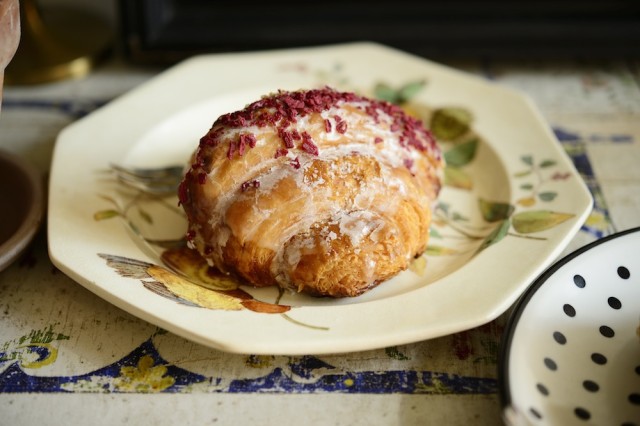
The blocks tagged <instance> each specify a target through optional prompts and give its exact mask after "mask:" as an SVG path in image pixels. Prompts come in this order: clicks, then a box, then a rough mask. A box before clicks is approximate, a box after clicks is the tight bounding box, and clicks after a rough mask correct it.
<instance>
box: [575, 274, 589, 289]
mask: <svg viewBox="0 0 640 426" xmlns="http://www.w3.org/2000/svg"><path fill="white" fill-rule="evenodd" d="M573 283H574V284H575V285H576V286H577V287H580V288H584V286H585V285H587V282H586V281H585V280H584V277H583V276H582V275H574V276H573Z"/></svg>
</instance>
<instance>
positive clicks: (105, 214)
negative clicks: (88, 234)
mask: <svg viewBox="0 0 640 426" xmlns="http://www.w3.org/2000/svg"><path fill="white" fill-rule="evenodd" d="M118 216H120V212H118V211H117V210H112V209H108V210H101V211H99V212H95V213H94V214H93V220H96V221H100V220H105V219H111V218H112V217H118Z"/></svg>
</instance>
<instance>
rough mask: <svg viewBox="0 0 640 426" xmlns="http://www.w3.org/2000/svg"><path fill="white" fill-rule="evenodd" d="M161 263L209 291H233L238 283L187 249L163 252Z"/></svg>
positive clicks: (175, 248) (173, 249)
mask: <svg viewBox="0 0 640 426" xmlns="http://www.w3.org/2000/svg"><path fill="white" fill-rule="evenodd" d="M160 258H161V259H162V262H163V263H164V264H165V265H167V266H168V267H169V268H171V269H172V270H174V271H176V272H178V273H179V274H182V275H184V276H185V277H187V278H189V280H190V281H193V282H195V283H197V284H200V285H201V286H203V287H206V288H208V289H211V290H233V289H236V288H238V285H239V284H238V281H237V280H235V279H233V278H232V277H231V276H229V275H226V274H223V273H222V272H220V271H219V270H218V269H216V268H213V267H211V266H209V264H208V263H207V261H206V260H204V258H203V257H202V256H200V254H199V253H198V252H197V251H196V250H193V249H190V248H189V247H186V246H183V247H174V248H169V249H168V250H165V251H164V252H163V253H162V255H161V257H160Z"/></svg>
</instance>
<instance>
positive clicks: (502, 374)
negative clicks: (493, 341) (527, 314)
mask: <svg viewBox="0 0 640 426" xmlns="http://www.w3.org/2000/svg"><path fill="white" fill-rule="evenodd" d="M636 232H640V226H638V227H634V228H630V229H626V230H624V231H619V232H615V233H613V234H610V235H607V236H606V237H603V238H600V239H598V240H596V241H592V242H591V243H588V244H586V245H584V246H583V247H580V248H579V249H577V250H575V251H573V252H571V253H569V254H567V255H566V256H564V257H562V258H560V259H559V260H557V261H556V262H554V263H553V264H552V265H551V266H549V268H547V269H546V270H545V271H544V272H543V273H542V274H540V276H539V277H538V278H536V279H535V281H533V283H532V284H531V285H530V286H529V287H528V288H527V289H526V290H525V291H524V293H522V295H521V296H520V298H519V299H518V300H517V301H516V303H515V304H514V305H513V307H512V308H511V309H512V310H511V313H510V314H509V318H508V320H507V323H506V325H505V328H504V333H503V334H502V338H501V341H500V348H499V350H498V371H497V377H498V390H499V392H500V407H501V409H502V410H503V412H505V410H507V409H509V408H512V405H511V402H512V398H511V390H510V387H509V356H510V354H511V344H512V342H513V336H514V334H515V329H516V326H517V325H518V322H519V321H520V317H521V316H522V314H523V312H524V309H525V308H526V306H527V305H528V303H529V301H530V300H531V298H532V297H533V296H534V294H536V292H537V291H538V289H540V287H542V285H544V284H545V283H546V282H547V280H548V279H549V278H551V277H552V276H553V275H554V274H555V273H556V272H557V271H558V270H559V269H560V268H562V267H563V266H564V265H566V264H567V263H569V262H570V261H572V260H573V259H575V258H576V257H578V256H580V255H582V254H583V253H585V252H587V251H589V250H591V249H593V248H595V247H598V246H600V245H602V244H604V243H607V242H609V241H611V240H614V239H617V238H620V237H623V236H625V235H629V234H633V233H636Z"/></svg>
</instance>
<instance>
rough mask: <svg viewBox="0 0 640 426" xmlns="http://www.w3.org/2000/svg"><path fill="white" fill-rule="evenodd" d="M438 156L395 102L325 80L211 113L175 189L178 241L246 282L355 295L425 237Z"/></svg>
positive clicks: (392, 271)
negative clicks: (183, 232) (183, 228)
mask: <svg viewBox="0 0 640 426" xmlns="http://www.w3.org/2000/svg"><path fill="white" fill-rule="evenodd" d="M443 167H444V164H443V159H442V156H441V153H440V150H439V148H438V146H437V144H436V142H435V140H434V139H433V137H432V136H431V133H430V132H429V131H428V130H426V129H425V128H424V127H423V125H422V123H421V122H420V121H418V120H416V119H415V118H413V117H410V116H408V115H407V114H405V113H404V111H403V110H402V109H401V108H399V107H398V106H395V105H392V104H389V103H387V102H382V101H377V100H372V99H368V98H365V97H361V96H358V95H356V94H353V93H344V92H338V91H335V90H332V89H329V88H326V89H320V90H307V91H296V92H284V91H281V92H278V93H275V94H272V95H269V96H266V97H263V98H262V99H260V100H258V101H256V102H254V103H252V104H250V105H248V106H247V107H245V108H244V109H243V110H241V111H237V112H233V113H230V114H226V115H223V116H221V117H219V118H218V119H217V120H216V121H215V123H214V124H213V126H212V128H211V130H209V132H208V133H207V134H206V135H205V136H204V137H202V139H201V140H200V144H199V147H198V148H197V150H196V151H195V153H194V154H193V157H192V163H191V167H190V168H189V170H188V172H187V173H186V175H185V177H184V180H183V181H182V184H181V185H180V189H179V198H180V203H181V205H182V206H183V208H184V210H185V212H186V214H187V218H188V220H189V231H188V233H187V240H188V242H189V244H190V246H191V247H193V248H196V249H197V250H198V251H199V252H200V254H201V255H202V256H203V257H204V258H206V259H207V261H208V262H209V263H210V264H211V265H212V266H216V267H217V268H219V269H220V270H222V271H225V272H228V273H231V274H235V275H237V276H238V277H240V278H241V279H243V280H245V281H247V282H248V283H250V284H252V285H254V286H260V287H261V286H273V285H278V286H281V287H283V288H286V289H292V290H294V291H298V292H304V293H308V294H311V295H316V296H331V297H344V296H357V295H359V294H362V293H363V292H365V291H367V290H368V289H371V288H372V287H374V286H375V285H377V284H378V283H380V282H382V281H384V280H387V279H389V278H391V277H393V276H394V275H396V274H397V273H399V272H400V271H402V270H404V269H406V268H407V267H408V265H409V263H410V262H411V260H412V259H413V258H414V257H415V256H416V255H419V254H421V253H422V252H423V251H424V250H425V248H426V245H427V241H428V238H429V225H430V222H431V210H432V207H433V206H434V201H435V199H436V197H437V195H438V192H439V191H440V187H441V182H442V170H443Z"/></svg>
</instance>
